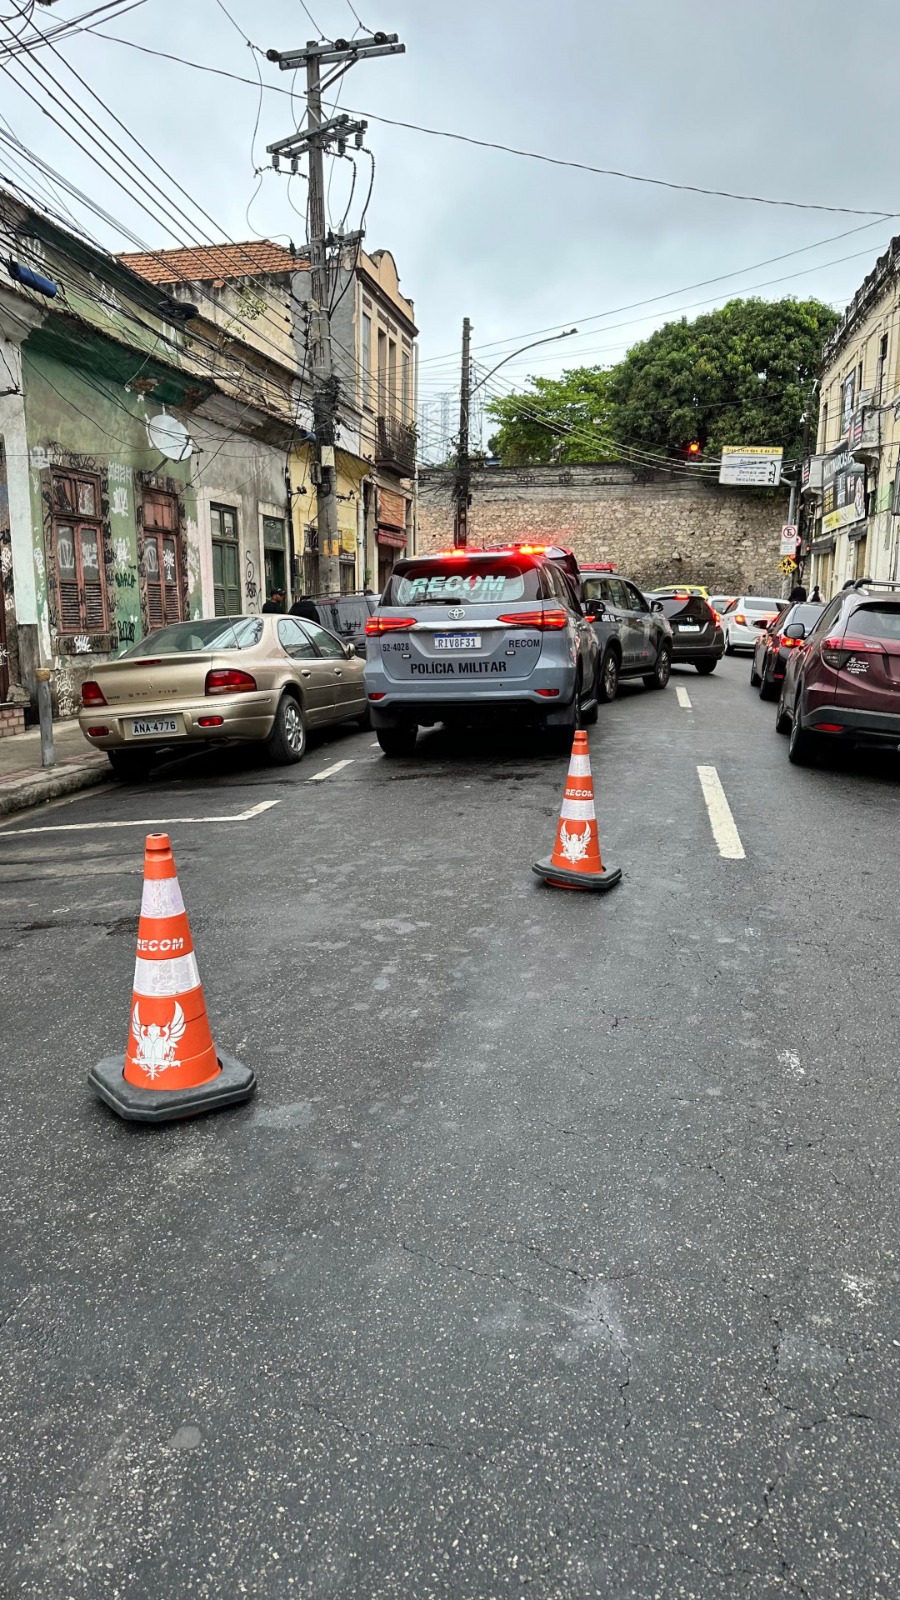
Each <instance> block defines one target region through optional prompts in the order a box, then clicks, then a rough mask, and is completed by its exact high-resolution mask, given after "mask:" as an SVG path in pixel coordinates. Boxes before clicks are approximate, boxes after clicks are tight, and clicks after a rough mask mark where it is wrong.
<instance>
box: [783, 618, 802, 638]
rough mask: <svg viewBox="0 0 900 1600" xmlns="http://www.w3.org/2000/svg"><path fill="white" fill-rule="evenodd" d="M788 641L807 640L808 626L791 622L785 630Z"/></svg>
mask: <svg viewBox="0 0 900 1600" xmlns="http://www.w3.org/2000/svg"><path fill="white" fill-rule="evenodd" d="M784 637H785V638H786V639H805V638H806V624H805V623H804V622H789V623H788V625H787V627H786V628H785V630H784Z"/></svg>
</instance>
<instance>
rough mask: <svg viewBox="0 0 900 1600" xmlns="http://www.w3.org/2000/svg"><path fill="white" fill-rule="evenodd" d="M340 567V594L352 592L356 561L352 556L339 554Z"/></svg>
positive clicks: (354, 585)
mask: <svg viewBox="0 0 900 1600" xmlns="http://www.w3.org/2000/svg"><path fill="white" fill-rule="evenodd" d="M340 568H341V570H340V582H341V594H354V593H355V591H356V562H355V560H354V558H353V556H341V563H340Z"/></svg>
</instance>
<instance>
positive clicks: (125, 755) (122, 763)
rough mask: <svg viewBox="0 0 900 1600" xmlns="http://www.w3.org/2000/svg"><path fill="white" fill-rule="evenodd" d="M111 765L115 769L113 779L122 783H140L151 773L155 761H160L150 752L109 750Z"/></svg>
mask: <svg viewBox="0 0 900 1600" xmlns="http://www.w3.org/2000/svg"><path fill="white" fill-rule="evenodd" d="M106 754H107V756H108V757H109V764H110V766H111V767H112V769H113V777H115V778H118V780H119V782H120V783H140V782H141V780H142V779H143V778H146V777H147V776H148V774H149V772H150V768H151V767H152V765H153V763H154V761H155V760H157V759H159V758H158V757H157V756H156V755H155V754H154V753H153V752H152V751H150V750H107V752H106Z"/></svg>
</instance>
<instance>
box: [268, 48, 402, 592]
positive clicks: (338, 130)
mask: <svg viewBox="0 0 900 1600" xmlns="http://www.w3.org/2000/svg"><path fill="white" fill-rule="evenodd" d="M405 49H406V46H405V45H403V44H399V43H398V41H397V35H396V34H395V33H375V34H372V35H371V36H368V35H367V36H366V37H365V38H359V39H350V40H348V39H335V40H334V41H333V42H331V41H328V40H324V41H322V40H316V39H310V40H307V43H306V48H305V49H304V50H295V51H281V50H267V51H266V58H267V60H269V61H276V62H277V63H278V66H279V68H280V69H281V71H282V72H290V71H294V70H295V69H296V68H298V67H305V68H306V111H307V116H306V121H307V126H306V128H305V129H304V130H303V131H302V132H301V131H300V130H299V129H298V130H297V132H296V133H294V134H291V135H289V137H288V138H286V139H279V140H277V141H276V143H275V144H270V145H269V146H268V147H267V148H268V152H269V154H270V155H271V157H272V164H273V166H274V167H275V168H276V170H277V169H278V166H279V162H280V160H282V159H285V160H289V161H290V165H291V171H292V172H296V171H297V165H298V161H299V158H300V156H301V155H304V154H305V155H307V156H308V158H309V171H308V178H309V240H308V245H309V265H310V290H311V293H312V302H311V305H310V328H309V333H310V371H311V373H312V387H313V394H312V411H313V432H314V433H315V438H316V445H315V449H316V461H315V465H314V468H313V474H312V476H313V481H314V482H315V485H316V507H317V511H316V529H317V535H318V538H317V543H318V552H319V554H320V555H324V556H325V558H326V562H329V563H333V568H329V567H326V572H328V574H329V577H331V587H334V588H335V589H336V588H337V587H338V582H337V579H338V573H339V570H340V569H339V566H338V560H339V555H340V543H339V535H338V518H337V473H336V459H335V427H336V417H337V409H338V401H339V397H340V380H339V378H338V377H337V375H336V373H335V371H334V363H333V360H332V349H331V311H330V300H331V283H330V277H331V274H330V271H329V264H328V253H327V252H328V242H329V241H328V238H327V235H326V228H325V176H324V167H325V152H326V150H330V149H331V147H332V146H335V147H336V148H337V151H338V154H339V155H343V154H344V151H345V149H346V146H347V144H348V143H349V141H350V140H351V139H352V140H353V142H354V144H355V145H356V148H357V149H360V148H361V146H362V141H363V136H364V134H365V131H366V127H367V123H365V122H354V121H353V120H352V118H351V117H349V116H347V115H346V114H344V115H341V116H336V117H331V118H330V119H328V120H327V121H324V122H323V120H322V91H323V90H324V89H329V88H330V87H331V85H332V84H333V83H335V82H336V81H337V79H338V78H341V77H343V75H344V73H345V72H347V71H348V69H349V68H350V67H352V66H353V65H354V64H355V63H356V62H357V61H361V60H365V59H366V58H368V57H370V56H391V55H399V54H402V53H403V51H404V50H405ZM323 65H329V66H330V65H333V66H334V67H335V71H334V72H332V73H331V75H330V76H329V77H327V78H326V80H325V82H324V83H323V82H322V71H321V69H322V66H323ZM351 238H352V239H353V240H354V242H355V241H356V240H359V241H360V242H361V240H362V232H361V231H360V232H359V233H358V234H356V235H345V236H344V238H343V241H342V243H344V244H346V243H347V241H348V240H349V239H351ZM338 262H340V245H339V253H338ZM316 564H317V566H318V561H317V563H316ZM332 573H333V576H332Z"/></svg>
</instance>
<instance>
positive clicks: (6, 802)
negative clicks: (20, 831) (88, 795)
mask: <svg viewBox="0 0 900 1600" xmlns="http://www.w3.org/2000/svg"><path fill="white" fill-rule="evenodd" d="M109 776H110V769H109V767H108V765H107V763H106V762H105V761H104V762H100V761H91V762H86V763H84V764H83V765H79V766H72V767H66V766H63V767H53V768H51V769H50V771H49V772H41V773H39V774H37V775H36V776H35V777H33V778H32V777H28V778H19V779H15V780H14V781H13V782H12V783H9V784H3V783H0V817H9V816H12V815H13V814H14V812H16V811H27V810H28V809H29V808H30V807H31V806H39V805H40V804H41V803H42V801H45V800H58V799H59V798H60V796H62V795H66V794H75V793H77V791H78V790H79V789H92V788H94V787H95V785H97V784H99V783H106V782H107V780H108V779H109Z"/></svg>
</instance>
